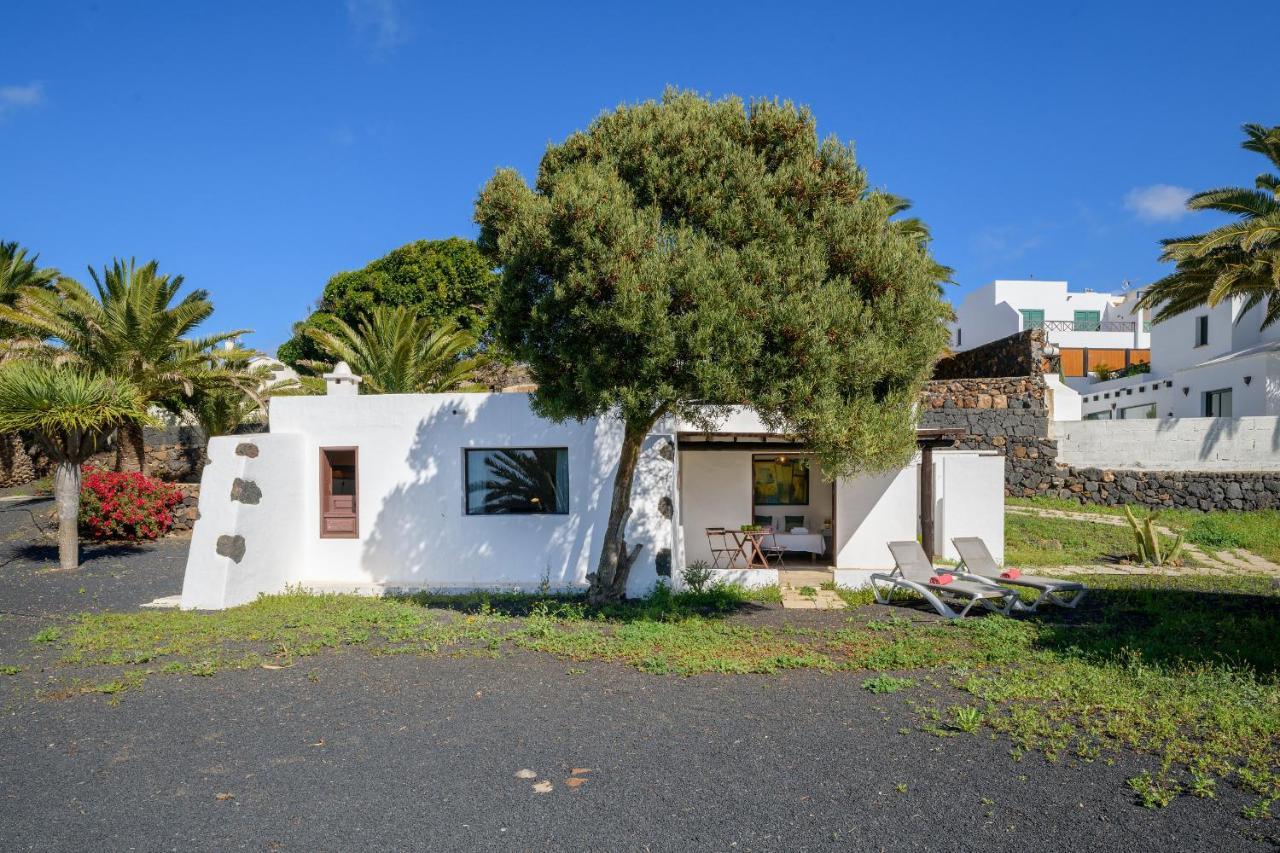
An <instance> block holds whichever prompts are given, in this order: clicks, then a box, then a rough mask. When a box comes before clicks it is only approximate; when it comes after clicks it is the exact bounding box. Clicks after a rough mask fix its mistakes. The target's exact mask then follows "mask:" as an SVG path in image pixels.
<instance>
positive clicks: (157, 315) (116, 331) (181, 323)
mask: <svg viewBox="0 0 1280 853" xmlns="http://www.w3.org/2000/svg"><path fill="white" fill-rule="evenodd" d="M89 275H90V276H91V277H92V279H93V283H94V289H93V290H92V291H90V290H89V289H88V288H86V287H85V286H84V285H82V284H80V283H79V282H76V281H74V280H73V279H70V278H65V277H63V278H60V279H59V280H58V282H57V283H56V284H55V285H54V287H53V289H52V290H48V289H43V288H37V287H24V288H22V291H21V294H20V295H19V297H18V299H17V301H16V303H15V305H14V306H13V307H6V306H3V305H0V320H8V321H9V322H12V323H14V324H15V325H18V326H20V327H22V328H24V329H26V330H29V331H30V332H31V333H32V334H34V335H36V336H37V337H39V338H47V339H52V340H55V341H57V342H58V343H59V346H58V347H57V348H56V349H55V353H56V354H57V355H58V356H59V357H61V358H64V359H69V360H71V361H73V362H74V363H75V364H76V365H77V366H78V367H79V368H80V369H81V370H83V371H85V372H87V373H91V374H97V375H101V376H110V377H112V378H116V379H125V380H128V381H129V382H130V383H132V386H133V387H135V388H136V389H137V390H138V392H139V393H140V394H141V395H142V398H143V400H144V401H146V402H147V403H148V404H168V405H172V401H174V400H178V401H182V400H189V399H190V398H191V397H192V396H193V395H194V394H195V393H196V392H197V391H198V390H199V391H207V390H210V389H214V388H238V389H240V390H242V391H244V390H247V389H249V388H251V387H253V385H255V384H256V383H257V379H256V377H253V376H251V375H249V374H248V373H247V372H246V371H245V370H243V369H240V367H237V365H239V366H242V365H243V361H244V358H243V357H247V355H248V352H247V351H244V350H241V349H239V348H237V347H234V346H233V347H231V348H230V349H227V348H223V347H220V346H219V345H221V344H225V343H232V342H233V341H234V340H235V339H236V338H237V337H239V336H240V335H242V334H244V333H245V332H246V331H247V330H244V329H240V330H236V331H231V332H223V333H220V334H213V335H206V336H203V337H191V333H192V332H194V331H195V329H196V327H197V326H199V325H200V324H201V323H202V322H204V320H206V319H207V318H208V317H209V316H210V315H211V314H212V313H213V303H212V302H210V301H209V294H208V291H205V290H200V289H196V290H192V291H190V292H188V293H187V294H186V295H185V296H183V297H182V298H181V299H178V291H179V290H180V289H181V288H182V285H183V277H182V276H180V275H176V276H170V275H164V274H161V273H160V271H159V267H158V264H157V263H156V262H155V261H150V262H148V263H145V264H141V265H139V264H138V263H136V261H134V260H132V259H130V260H129V261H127V262H126V261H124V260H121V259H117V260H115V261H113V262H112V264H111V265H110V266H104V267H103V269H102V271H101V273H99V272H98V271H97V270H94V269H90V270H89ZM215 348H218V349H217V351H216V352H215ZM125 432H126V434H127V435H128V436H129V439H130V441H131V442H132V444H133V445H134V446H133V448H132V452H133V453H134V454H136V456H137V458H138V465H139V469H140V470H142V471H143V472H144V473H145V471H146V456H145V453H144V452H143V447H142V433H141V430H140V429H139V428H137V427H136V425H134V424H125Z"/></svg>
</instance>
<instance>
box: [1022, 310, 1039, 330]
mask: <svg viewBox="0 0 1280 853" xmlns="http://www.w3.org/2000/svg"><path fill="white" fill-rule="evenodd" d="M1043 326H1044V311H1043V310H1041V309H1039V308H1023V309H1022V328H1023V330H1024V331H1025V330H1027V329H1039V328H1042V327H1043Z"/></svg>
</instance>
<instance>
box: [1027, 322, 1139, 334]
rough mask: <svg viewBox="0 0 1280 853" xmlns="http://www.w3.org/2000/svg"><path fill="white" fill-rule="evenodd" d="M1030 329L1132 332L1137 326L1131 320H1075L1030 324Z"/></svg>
mask: <svg viewBox="0 0 1280 853" xmlns="http://www.w3.org/2000/svg"><path fill="white" fill-rule="evenodd" d="M1026 327H1027V328H1028V329H1044V330H1045V331H1046V332H1132V331H1133V330H1134V328H1136V327H1137V324H1136V323H1134V322H1133V321H1131V320H1101V321H1098V322H1092V323H1090V322H1086V323H1077V322H1076V321H1075V320H1045V321H1044V322H1041V323H1028V324H1027V326H1026Z"/></svg>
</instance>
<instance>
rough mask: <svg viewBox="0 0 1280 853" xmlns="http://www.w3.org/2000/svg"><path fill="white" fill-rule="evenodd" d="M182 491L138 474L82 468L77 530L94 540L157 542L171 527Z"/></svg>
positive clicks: (134, 472) (180, 500)
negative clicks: (147, 540)
mask: <svg viewBox="0 0 1280 853" xmlns="http://www.w3.org/2000/svg"><path fill="white" fill-rule="evenodd" d="M180 503H182V491H181V490H180V489H179V488H178V487H177V486H174V485H171V484H169V483H164V482H161V481H160V480H155V479H152V478H151V477H148V476H146V475H144V474H140V473H138V472H137V471H122V472H116V471H106V470H103V469H102V468H91V467H89V466H87V465H86V466H85V468H84V474H83V478H82V479H81V482H80V529H81V530H83V531H84V532H85V533H86V534H88V535H89V536H91V537H92V538H94V539H123V540H126V541H136V540H139V539H157V538H159V537H160V536H163V535H164V534H165V533H168V532H169V529H170V528H171V527H173V508H174V507H175V506H177V505H178V504H180Z"/></svg>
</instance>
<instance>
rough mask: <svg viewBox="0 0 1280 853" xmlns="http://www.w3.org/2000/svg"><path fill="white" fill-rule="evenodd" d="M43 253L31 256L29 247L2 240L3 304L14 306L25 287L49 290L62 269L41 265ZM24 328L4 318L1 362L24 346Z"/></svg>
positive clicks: (0, 284) (0, 280) (0, 328)
mask: <svg viewBox="0 0 1280 853" xmlns="http://www.w3.org/2000/svg"><path fill="white" fill-rule="evenodd" d="M39 261H40V256H39V255H31V256H30V257H28V256H27V250H26V249H24V248H23V247H22V246H19V245H18V243H17V241H5V240H0V305H5V306H10V307H11V306H13V305H14V304H15V303H16V302H17V301H18V296H19V295H20V294H21V293H22V291H23V289H24V288H28V287H35V288H42V289H46V290H47V289H49V288H51V287H53V284H54V282H56V281H57V280H58V275H59V273H58V271H57V270H56V269H52V268H49V267H40V266H37V264H38V263H39ZM21 334H22V329H21V328H20V327H19V326H17V325H15V324H13V323H8V322H6V321H4V320H0V361H2V360H3V359H4V358H5V357H6V356H7V355H9V354H11V351H14V350H17V349H21V346H16V345H18V344H19V341H18V337H19V335H21Z"/></svg>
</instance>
